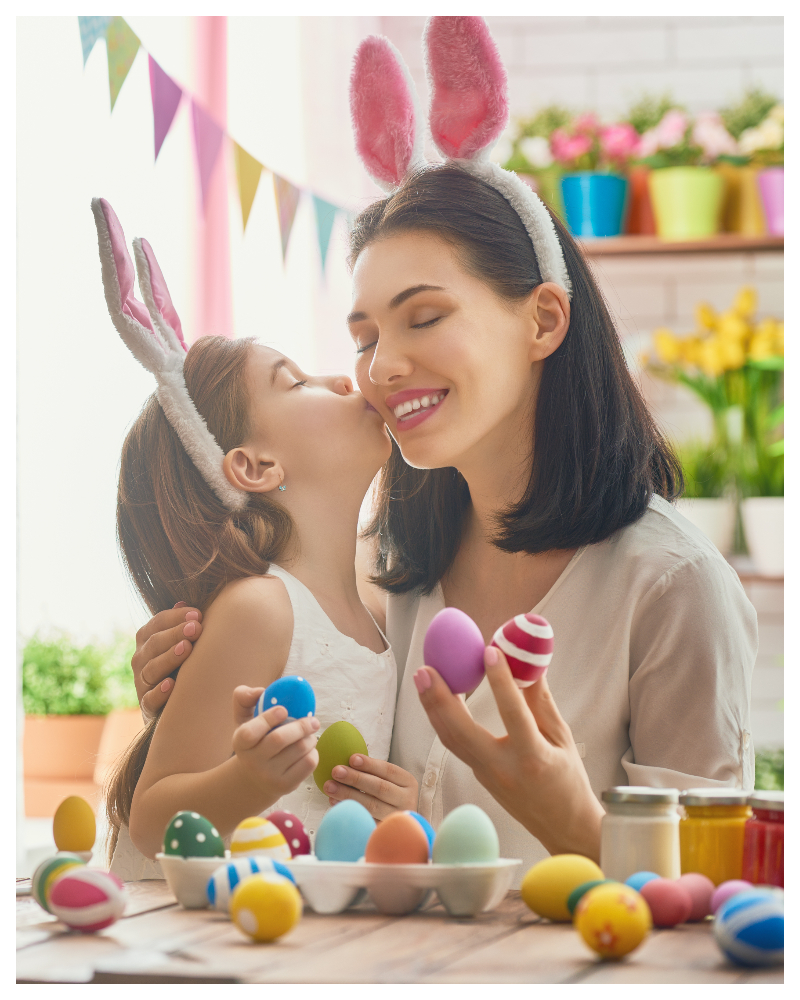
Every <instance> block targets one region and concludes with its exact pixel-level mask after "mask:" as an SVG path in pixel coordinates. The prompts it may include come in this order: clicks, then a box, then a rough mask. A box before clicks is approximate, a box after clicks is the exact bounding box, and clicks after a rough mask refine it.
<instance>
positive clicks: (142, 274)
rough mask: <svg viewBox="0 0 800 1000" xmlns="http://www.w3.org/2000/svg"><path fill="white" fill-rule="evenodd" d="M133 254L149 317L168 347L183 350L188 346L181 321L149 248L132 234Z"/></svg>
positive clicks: (144, 240)
mask: <svg viewBox="0 0 800 1000" xmlns="http://www.w3.org/2000/svg"><path fill="white" fill-rule="evenodd" d="M133 256H134V258H135V260H136V274H137V275H138V277H139V288H140V289H141V290H142V298H143V299H144V302H145V305H146V306H147V311H148V312H149V313H150V318H151V319H152V321H153V323H154V324H155V326H156V329H157V330H158V331H159V333H160V334H161V336H162V337H163V339H164V341H165V343H167V344H168V345H169V347H170V349H171V350H173V351H178V352H179V353H181V354H185V353H186V351H188V350H189V348H188V347H187V346H186V341H185V340H184V339H183V330H182V329H181V321H180V319H179V318H178V313H177V312H176V310H175V306H174V305H173V304H172V297H171V296H170V294H169V289H168V288H167V283H166V281H165V280H164V275H163V274H162V273H161V268H160V267H159V266H158V261H157V260H156V255H155V254H154V253H153V248H152V247H151V246H150V244H149V243H148V242H147V240H146V239H143V238H142V237H141V236H136V237H135V238H134V240H133Z"/></svg>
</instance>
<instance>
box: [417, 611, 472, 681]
mask: <svg viewBox="0 0 800 1000" xmlns="http://www.w3.org/2000/svg"><path fill="white" fill-rule="evenodd" d="M484 648H485V647H484V644H483V636H482V635H481V632H480V629H479V628H478V626H477V625H476V624H475V622H474V621H473V620H472V619H471V618H470V616H469V615H465V614H464V612H463V611H459V610H458V608H445V609H444V610H443V611H440V612H439V614H438V615H436V616H435V617H434V619H433V621H432V622H431V623H430V625H429V626H428V631H427V632H426V633H425V643H424V645H423V656H424V659H425V665H426V666H428V667H433V668H434V669H435V670H437V671H438V672H439V673H440V674H441V675H442V677H443V678H444V680H445V683H446V684H447V686H448V687H449V688H450V690H451V691H452V692H453V694H464V693H465V692H467V691H472V690H473V689H474V688H476V687H477V686H478V685H479V684H480V682H481V680H482V679H483V674H484V667H483V651H484Z"/></svg>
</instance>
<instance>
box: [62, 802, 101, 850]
mask: <svg viewBox="0 0 800 1000" xmlns="http://www.w3.org/2000/svg"><path fill="white" fill-rule="evenodd" d="M96 835H97V827H96V824H95V819H94V810H93V809H92V807H91V806H90V805H89V803H88V802H87V801H86V799H82V798H81V797H80V795H70V796H69V797H68V798H66V799H64V801H63V802H62V803H61V805H60V806H59V807H58V809H56V813H55V816H53V839H54V840H55V842H56V847H57V848H58V849H59V851H81V852H84V851H91V849H92V848H93V847H94V840H95V836H96Z"/></svg>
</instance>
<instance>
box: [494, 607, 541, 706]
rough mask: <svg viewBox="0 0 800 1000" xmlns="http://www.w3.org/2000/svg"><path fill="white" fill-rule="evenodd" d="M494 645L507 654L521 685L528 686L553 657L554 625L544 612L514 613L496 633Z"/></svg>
mask: <svg viewBox="0 0 800 1000" xmlns="http://www.w3.org/2000/svg"><path fill="white" fill-rule="evenodd" d="M492 645H493V646H496V647H497V648H498V649H501V650H502V651H503V652H504V653H505V654H506V659H507V660H508V665H509V667H511V673H512V674H513V675H514V679H515V680H516V682H517V684H518V685H519V687H521V688H525V687H529V686H530V685H531V684H534V683H535V682H536V681H538V680H539V678H540V677H542V676H544V674H545V673H546V672H547V668H548V666H549V665H550V661H551V660H552V659H553V628H552V626H551V624H550V622H549V621H548V620H547V619H546V618H542V616H541V615H534V614H527V615H515V617H514V618H512V619H511V621H507V622H506V623H505V625H503V626H502V627H501V628H499V629H498V630H497V631H496V632H495V634H494V636H493V637H492Z"/></svg>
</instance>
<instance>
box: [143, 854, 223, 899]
mask: <svg viewBox="0 0 800 1000" xmlns="http://www.w3.org/2000/svg"><path fill="white" fill-rule="evenodd" d="M230 860H231V852H230V851H225V857H224V858H182V857H180V856H179V855H177V854H156V861H157V862H158V863H159V864H160V865H161V871H163V872H164V878H165V879H166V880H167V885H168V886H169V888H170V892H171V893H172V894H173V895H174V896H175V898H176V899H177V900H178V902H179V903H180V904H181V906H183V907H184V908H185V909H187V910H202V909H204V908H205V907H207V906H208V905H209V903H208V895H207V894H206V886H207V885H208V880H209V879H210V878H211V876H212V875H213V874H214V872H215V871H216V870H217V868H219V866H220V865H225V864H227V863H228V862H229V861H230Z"/></svg>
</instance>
